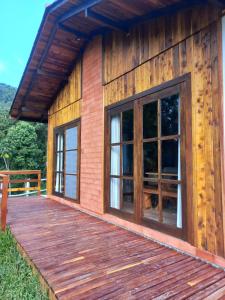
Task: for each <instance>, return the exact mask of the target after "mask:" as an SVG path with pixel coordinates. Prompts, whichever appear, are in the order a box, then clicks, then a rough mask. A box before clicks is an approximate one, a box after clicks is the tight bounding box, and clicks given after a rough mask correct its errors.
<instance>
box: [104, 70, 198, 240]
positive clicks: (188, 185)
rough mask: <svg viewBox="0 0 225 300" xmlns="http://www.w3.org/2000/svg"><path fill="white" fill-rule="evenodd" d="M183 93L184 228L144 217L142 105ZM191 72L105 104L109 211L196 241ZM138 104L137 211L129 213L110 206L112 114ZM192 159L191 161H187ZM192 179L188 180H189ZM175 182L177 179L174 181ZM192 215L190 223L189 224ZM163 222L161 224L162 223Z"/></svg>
mask: <svg viewBox="0 0 225 300" xmlns="http://www.w3.org/2000/svg"><path fill="white" fill-rule="evenodd" d="M177 93H179V96H180V99H181V104H180V105H181V106H180V109H181V112H180V113H181V115H182V116H181V119H182V120H183V122H181V123H180V126H181V128H180V130H181V133H180V138H181V139H182V143H181V152H180V156H181V158H180V159H181V184H182V229H178V228H175V227H174V228H171V227H169V226H168V225H167V224H161V223H158V222H154V221H153V220H151V221H147V220H144V219H143V218H142V209H143V206H142V205H143V201H142V197H143V172H142V168H140V167H139V168H138V165H139V166H140V165H141V166H142V163H143V153H142V146H143V144H142V142H143V141H142V135H141V134H140V132H142V107H143V105H144V104H146V103H149V102H151V101H153V100H154V101H155V100H156V98H157V99H159V98H163V97H167V96H170V95H171V94H177ZM191 101H192V100H191V75H190V73H189V74H186V75H183V76H181V77H179V78H176V79H174V80H171V81H169V82H166V83H163V84H161V85H159V86H157V87H154V88H152V89H149V90H147V91H145V92H142V93H139V94H136V95H134V96H132V97H129V98H127V99H125V100H123V101H120V102H119V103H117V104H112V105H110V106H108V107H106V108H105V211H107V212H109V213H112V214H114V215H116V216H118V217H122V218H124V219H126V220H128V221H132V222H135V223H136V224H141V225H144V226H148V227H150V228H152V229H155V230H158V231H161V232H164V233H167V234H170V235H173V236H175V237H178V238H180V239H183V240H187V241H189V242H190V243H192V244H193V242H194V241H193V204H192V195H193V192H192V189H193V185H192V180H193V179H192V162H193V161H192V126H191V125H192V124H191V120H192V114H191ZM130 106H133V108H134V139H133V142H134V154H133V155H134V174H133V176H134V207H135V208H134V215H133V216H128V215H127V214H126V213H124V212H122V211H119V210H117V209H112V208H111V207H110V146H111V144H110V128H111V124H110V119H111V118H110V116H111V113H112V112H114V111H118V112H120V111H121V110H123V111H124V110H126V108H127V107H128V108H129V107H130ZM171 137H172V136H170V138H171ZM158 159H159V158H158ZM186 162H189V163H186ZM187 179H188V180H187ZM173 182H174V181H173ZM187 217H188V224H187ZM159 225H160V226H159Z"/></svg>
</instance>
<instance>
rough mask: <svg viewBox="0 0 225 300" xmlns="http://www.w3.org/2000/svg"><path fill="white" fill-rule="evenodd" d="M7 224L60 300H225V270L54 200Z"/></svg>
mask: <svg viewBox="0 0 225 300" xmlns="http://www.w3.org/2000/svg"><path fill="white" fill-rule="evenodd" d="M8 219H9V224H10V226H11V230H12V232H13V234H14V235H15V238H16V239H17V241H18V243H19V244H20V246H21V247H22V248H23V249H24V250H25V252H26V254H27V255H28V256H29V258H30V260H31V261H32V262H33V264H35V266H36V268H37V269H38V270H39V272H40V273H41V275H42V276H43V277H44V278H45V280H46V281H47V282H48V285H49V286H50V287H51V289H52V291H54V294H55V295H56V298H57V299H67V300H68V299H160V300H161V299H213V300H215V299H225V272H224V271H223V270H221V269H217V268H214V267H212V266H210V265H207V264H206V263H204V262H202V261H199V260H197V259H194V258H192V257H189V256H187V255H183V254H180V253H177V252H176V251H174V250H171V249H168V248H166V247H164V246H161V245H159V244H157V243H155V242H152V241H150V240H147V239H145V238H143V237H141V236H138V235H135V234H133V233H131V232H128V231H126V230H124V229H122V228H119V227H117V226H114V225H111V224H108V223H106V222H104V221H102V220H100V219H98V218H95V217H93V216H90V215H87V214H85V213H83V212H80V211H78V210H75V209H72V208H70V207H67V206H64V205H62V204H59V203H57V202H54V201H52V200H50V199H44V198H38V197H36V198H22V199H13V200H11V199H10V200H9V218H8Z"/></svg>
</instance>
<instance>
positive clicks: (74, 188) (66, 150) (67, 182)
mask: <svg viewBox="0 0 225 300" xmlns="http://www.w3.org/2000/svg"><path fill="white" fill-rule="evenodd" d="M79 135H80V126H79V122H76V123H72V124H69V125H65V126H63V127H60V128H57V129H55V169H54V192H55V194H58V195H60V196H63V197H66V198H69V199H72V200H78V199H79V193H78V191H79V189H78V188H79Z"/></svg>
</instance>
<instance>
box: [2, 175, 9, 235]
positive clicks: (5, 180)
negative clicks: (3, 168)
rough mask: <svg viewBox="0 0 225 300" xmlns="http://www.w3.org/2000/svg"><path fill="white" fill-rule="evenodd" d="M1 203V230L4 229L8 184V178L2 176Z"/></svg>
mask: <svg viewBox="0 0 225 300" xmlns="http://www.w3.org/2000/svg"><path fill="white" fill-rule="evenodd" d="M2 181H3V182H2V203H1V228H2V231H5V229H6V216H7V202H8V186H9V178H8V176H4V177H3V178H2Z"/></svg>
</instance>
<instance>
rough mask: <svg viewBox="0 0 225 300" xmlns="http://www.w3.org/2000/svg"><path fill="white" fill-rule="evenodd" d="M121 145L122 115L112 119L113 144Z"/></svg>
mask: <svg viewBox="0 0 225 300" xmlns="http://www.w3.org/2000/svg"><path fill="white" fill-rule="evenodd" d="M114 143H120V114H117V115H115V116H112V118H111V144H114Z"/></svg>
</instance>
